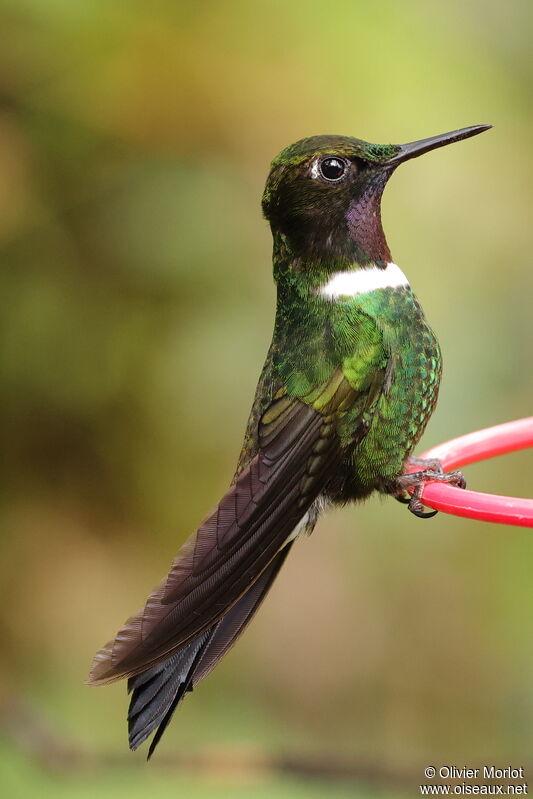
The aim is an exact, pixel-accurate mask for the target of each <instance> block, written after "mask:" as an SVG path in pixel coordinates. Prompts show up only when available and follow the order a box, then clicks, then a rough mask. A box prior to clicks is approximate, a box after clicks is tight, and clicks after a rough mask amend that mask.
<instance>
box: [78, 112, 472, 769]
mask: <svg viewBox="0 0 533 799" xmlns="http://www.w3.org/2000/svg"><path fill="white" fill-rule="evenodd" d="M486 127H487V126H477V127H474V128H467V129H464V130H462V131H456V132H454V133H452V134H444V135H443V136H439V137H435V138H433V139H427V140H423V141H421V142H415V143H411V144H408V145H374V144H369V143H367V142H363V141H361V140H359V139H353V138H348V137H342V136H315V137H312V138H309V139H303V140H302V141H300V142H297V143H296V144H294V145H291V147H289V148H287V149H286V150H284V151H283V152H282V153H281V154H280V155H279V156H278V157H277V158H276V159H275V160H274V162H273V164H272V169H271V172H270V175H269V178H268V181H267V185H266V188H265V193H264V196H263V210H264V213H265V215H266V217H267V218H268V220H269V221H270V225H271V228H272V234H273V238H274V278H275V280H276V283H277V291H278V299H277V310H276V321H275V326H274V335H273V339H272V344H271V346H270V349H269V352H268V355H267V359H266V362H265V366H264V368H263V371H262V374H261V377H260V380H259V384H258V387H257V391H256V396H255V400H254V404H253V408H252V412H251V415H250V419H249V422H248V426H247V430H246V435H245V441H244V445H243V449H242V453H241V457H240V459H239V463H238V467H237V471H236V473H235V476H234V478H233V481H232V484H231V486H230V488H229V490H228V491H227V493H226V494H225V495H224V497H223V498H222V499H221V501H220V502H219V504H218V507H217V508H216V510H215V511H214V512H213V513H212V514H211V515H210V516H208V517H207V518H206V519H205V520H204V522H202V524H201V525H200V526H199V528H198V530H197V532H196V533H195V534H194V536H192V538H191V539H190V540H189V541H188V543H187V544H186V545H185V547H184V548H183V550H182V551H181V552H180V553H179V555H178V557H177V558H176V560H175V561H174V564H173V566H172V568H171V570H170V572H169V574H168V576H167V578H166V580H165V581H164V582H163V583H162V584H161V585H160V586H159V587H158V588H157V589H156V590H155V591H154V592H153V593H152V594H151V596H150V597H149V599H148V601H147V603H146V606H145V607H144V608H143V609H142V610H141V611H140V612H139V613H137V614H135V615H134V616H132V617H131V618H130V619H129V620H128V621H127V622H126V624H125V625H124V626H123V627H122V629H121V630H120V631H119V633H118V634H117V636H116V638H115V639H114V640H112V641H110V642H109V643H108V644H107V645H106V646H105V647H104V648H103V649H102V650H100V652H98V653H97V655H96V657H95V659H94V663H93V668H92V670H91V676H90V681H91V682H93V683H106V682H111V681H113V680H116V679H120V678H122V677H128V678H129V681H128V686H129V690H130V691H131V692H132V699H131V704H130V711H129V715H128V722H129V734H130V746H131V747H132V748H136V747H137V746H139V745H140V744H141V743H142V742H143V741H144V740H145V739H146V738H147V737H148V735H150V734H151V733H152V732H153V731H154V730H156V729H157V732H156V734H155V736H154V739H153V741H152V744H151V746H150V750H149V754H151V753H152V752H153V749H154V747H155V746H156V745H157V742H158V740H159V738H160V737H161V735H162V733H163V731H164V729H165V728H166V725H167V724H168V722H169V720H170V718H171V716H172V713H173V712H174V710H175V708H176V706H177V705H178V703H179V702H180V701H181V699H182V698H183V696H184V695H185V693H186V692H187V691H190V690H192V689H193V688H194V687H195V686H196V685H197V684H198V683H199V682H200V681H201V680H202V679H203V678H204V677H205V676H206V675H207V674H208V673H209V672H210V671H211V670H212V669H213V668H214V667H215V666H216V665H217V663H218V662H219V661H220V659H221V658H222V657H223V655H224V654H225V653H226V651H227V650H228V649H229V647H230V646H232V644H233V643H234V642H235V640H236V639H237V638H238V636H239V635H240V634H241V633H242V631H243V630H244V628H245V627H246V625H247V624H248V622H249V620H250V619H251V618H252V616H253V614H254V613H255V611H256V610H257V608H258V607H259V605H260V604H261V602H262V600H263V598H264V597H265V595H266V593H267V591H268V590H269V588H270V586H271V584H272V582H273V580H274V579H275V577H276V574H277V573H278V571H279V569H280V568H281V566H282V564H283V562H284V560H285V558H286V556H287V553H288V552H289V550H290V548H291V546H292V542H293V540H294V538H295V537H296V536H297V535H298V534H299V533H300V532H302V531H303V530H306V531H307V532H310V531H311V530H312V529H313V527H314V524H315V523H316V519H317V516H318V513H319V512H320V510H321V509H322V508H323V507H324V506H326V505H327V504H332V503H333V504H334V503H346V502H348V501H350V500H357V499H362V498H364V497H366V496H368V495H369V494H370V493H372V491H374V490H377V491H381V492H383V493H387V494H392V495H393V496H395V497H396V498H398V499H400V500H402V501H407V502H408V503H409V508H410V510H412V511H413V512H414V513H415V514H416V515H419V516H420V515H424V513H423V508H422V504H421V502H420V488H421V486H422V485H423V482H424V481H425V480H426V479H439V480H449V481H454V482H456V483H458V484H461V481H462V478H461V477H460V476H459V475H458V473H457V474H452V475H443V474H442V473H441V472H439V471H438V464H422V465H421V466H422V468H421V470H420V471H419V472H417V473H416V474H414V475H409V474H406V473H405V471H406V468H405V467H406V464H407V461H408V458H409V456H410V454H411V452H412V450H413V447H414V446H415V444H416V443H417V441H418V439H419V438H420V436H421V434H422V432H423V430H424V428H425V426H426V424H427V421H428V419H429V417H430V415H431V412H432V410H433V408H434V405H435V402H436V399H437V393H438V388H439V381H440V374H441V358H440V350H439V346H438V343H437V340H436V338H435V336H434V334H433V332H432V331H431V328H430V327H429V326H428V324H427V322H426V321H425V318H424V314H423V312H422V309H421V307H420V304H419V303H418V300H417V299H416V297H415V296H414V294H413V292H412V290H411V288H410V286H409V284H408V282H407V279H406V278H405V275H403V273H402V272H401V271H400V270H399V268H398V267H397V266H396V265H395V264H393V263H391V256H390V251H389V248H388V246H387V243H386V240H385V235H384V233H383V229H382V226H381V218H380V201H381V195H382V192H383V189H384V187H385V185H386V183H387V180H388V179H389V177H390V176H391V174H392V173H393V171H394V170H395V168H396V167H397V166H398V164H399V163H402V162H403V161H405V160H408V159H409V158H413V157H415V156H416V155H418V154H420V153H422V152H426V151H427V150H430V149H434V148H435V147H439V146H442V145H443V144H447V143H449V142H452V141H457V140H459V139H462V138H467V137H468V136H473V135H475V134H476V133H479V132H481V131H482V130H485V129H486ZM435 467H437V469H436V468H435ZM406 489H410V490H412V491H413V496H412V497H410V496H406Z"/></svg>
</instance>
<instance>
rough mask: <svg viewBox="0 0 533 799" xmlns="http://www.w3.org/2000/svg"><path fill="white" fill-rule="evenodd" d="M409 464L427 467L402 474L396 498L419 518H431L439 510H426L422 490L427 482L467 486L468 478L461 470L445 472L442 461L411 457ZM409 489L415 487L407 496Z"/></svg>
mask: <svg viewBox="0 0 533 799" xmlns="http://www.w3.org/2000/svg"><path fill="white" fill-rule="evenodd" d="M408 464H414V465H420V466H424V467H425V468H424V469H423V470H421V471H418V472H410V473H407V474H402V475H400V476H399V477H398V478H397V480H396V491H397V493H395V499H397V500H398V502H401V503H402V504H404V505H407V506H408V508H409V510H410V511H411V513H413V514H414V515H415V516H417V517H418V518H419V519H431V518H432V517H433V516H436V515H437V513H438V511H436V510H432V511H426V510H425V508H424V503H423V502H422V499H421V497H422V491H423V489H424V486H425V484H426V483H429V482H435V483H448V484H449V485H454V486H457V488H466V480H465V478H464V476H463V474H462V473H461V472H444V470H443V468H442V464H441V463H440V461H436V460H428V461H425V460H422V459H420V458H410V459H409V461H408ZM407 489H413V491H412V493H411V495H410V496H409V497H406V491H407Z"/></svg>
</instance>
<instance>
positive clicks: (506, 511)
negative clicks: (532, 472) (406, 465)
mask: <svg viewBox="0 0 533 799" xmlns="http://www.w3.org/2000/svg"><path fill="white" fill-rule="evenodd" d="M527 447H533V416H530V417H528V418H527V419H518V420H517V421H516V422H507V423H506V424H500V425H497V426H496V427H487V428H486V429H485V430H478V431H477V432H475V433H468V434H467V435H466V436H461V437H460V438H454V439H453V440H452V441H447V442H446V443H445V444H439V445H438V446H437V447H433V449H430V450H428V451H427V452H424V453H423V454H422V455H421V456H420V457H421V458H438V459H439V460H440V461H441V463H442V466H443V468H444V471H446V472H449V471H452V470H453V469H457V468H459V467H461V466H467V465H468V464H469V463H476V462H477V461H481V460H486V459H487V458H494V457H495V456H496V455H503V454H504V453H507V452H515V451H516V450H519V449H526V448H527ZM411 471H416V467H414V468H413V469H412V470H411ZM422 501H423V503H424V505H427V506H428V507H430V508H433V509H434V510H440V511H443V512H444V513H452V514H453V515H455V516H465V517H466V518H467V519H477V520H478V521H484V522H497V523H499V524H512V525H516V526H518V527H533V499H521V498H519V497H505V496H499V495H498V494H483V493H481V492H479V491H466V490H463V489H460V488H457V487H456V486H451V485H446V484H445V483H427V485H425V486H424V491H423V493H422Z"/></svg>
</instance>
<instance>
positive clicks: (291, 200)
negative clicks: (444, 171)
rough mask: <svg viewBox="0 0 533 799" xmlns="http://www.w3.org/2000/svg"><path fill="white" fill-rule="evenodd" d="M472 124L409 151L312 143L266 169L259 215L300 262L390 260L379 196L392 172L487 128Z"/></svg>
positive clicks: (349, 142)
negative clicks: (283, 239) (301, 258)
mask: <svg viewBox="0 0 533 799" xmlns="http://www.w3.org/2000/svg"><path fill="white" fill-rule="evenodd" d="M490 127H491V126H490V125H475V126H473V127H469V128H463V129H462V130H456V131H453V132H451V133H444V134H442V135H440V136H433V137H432V138H429V139H421V140H420V141H415V142H410V143H409V144H370V143H369V142H366V141H362V140H361V139H354V138H351V137H349V136H311V137H310V138H307V139H301V140H300V141H298V142H296V143H295V144H292V145H291V146H290V147H287V148H286V149H285V150H283V151H282V152H281V153H280V154H279V155H278V157H277V158H275V159H274V161H273V162H272V166H271V170H270V174H269V176H268V179H267V183H266V187H265V191H264V194H263V212H264V214H265V217H266V218H267V219H268V220H269V221H270V225H271V227H272V230H273V232H274V234H283V235H284V236H285V237H286V239H287V241H288V242H289V244H290V246H291V249H293V250H294V252H295V253H296V254H297V255H298V256H301V257H308V258H309V257H310V258H322V259H323V258H328V259H330V258H331V259H335V258H339V257H346V258H349V259H351V260H354V261H356V262H358V263H361V264H364V263H367V262H369V261H374V262H379V261H386V260H390V252H389V250H388V247H387V243H386V241H385V236H384V234H383V229H382V227H381V217H380V201H381V195H382V193H383V189H384V188H385V184H386V183H387V181H388V179H389V178H390V176H391V175H392V173H393V172H394V170H395V169H396V167H397V166H398V165H399V164H401V163H403V162H404V161H407V160H409V159H411V158H416V157H417V156H419V155H422V153H426V152H428V151H429V150H433V149H435V148H436V147H443V146H444V145H446V144H451V143H452V142H455V141H460V140H461V139H466V138H468V137H469V136H475V135H476V134H478V133H481V132H482V131H484V130H487V129H488V128H490Z"/></svg>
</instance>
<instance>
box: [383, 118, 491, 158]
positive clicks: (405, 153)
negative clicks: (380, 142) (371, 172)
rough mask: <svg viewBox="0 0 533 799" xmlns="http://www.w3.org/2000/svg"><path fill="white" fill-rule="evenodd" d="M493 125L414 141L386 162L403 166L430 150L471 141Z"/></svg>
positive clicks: (402, 146)
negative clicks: (472, 137)
mask: <svg viewBox="0 0 533 799" xmlns="http://www.w3.org/2000/svg"><path fill="white" fill-rule="evenodd" d="M490 128H492V125H472V127H470V128H461V130H452V131H451V132H450V133H441V134H440V136H431V137H430V138H429V139H420V140H419V141H412V142H409V144H400V149H399V151H398V152H397V153H396V155H393V157H392V158H389V159H388V161H387V162H386V164H387V165H389V164H391V165H394V166H396V164H401V163H403V162H404V161H409V159H410V158H417V157H418V156H419V155H422V154H423V153H428V152H429V151H430V150H435V149H436V148H437V147H444V146H445V145H446V144H453V142H455V141H461V140H462V139H469V138H470V136H477V134H478V133H483V131H484V130H489V129H490Z"/></svg>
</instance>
